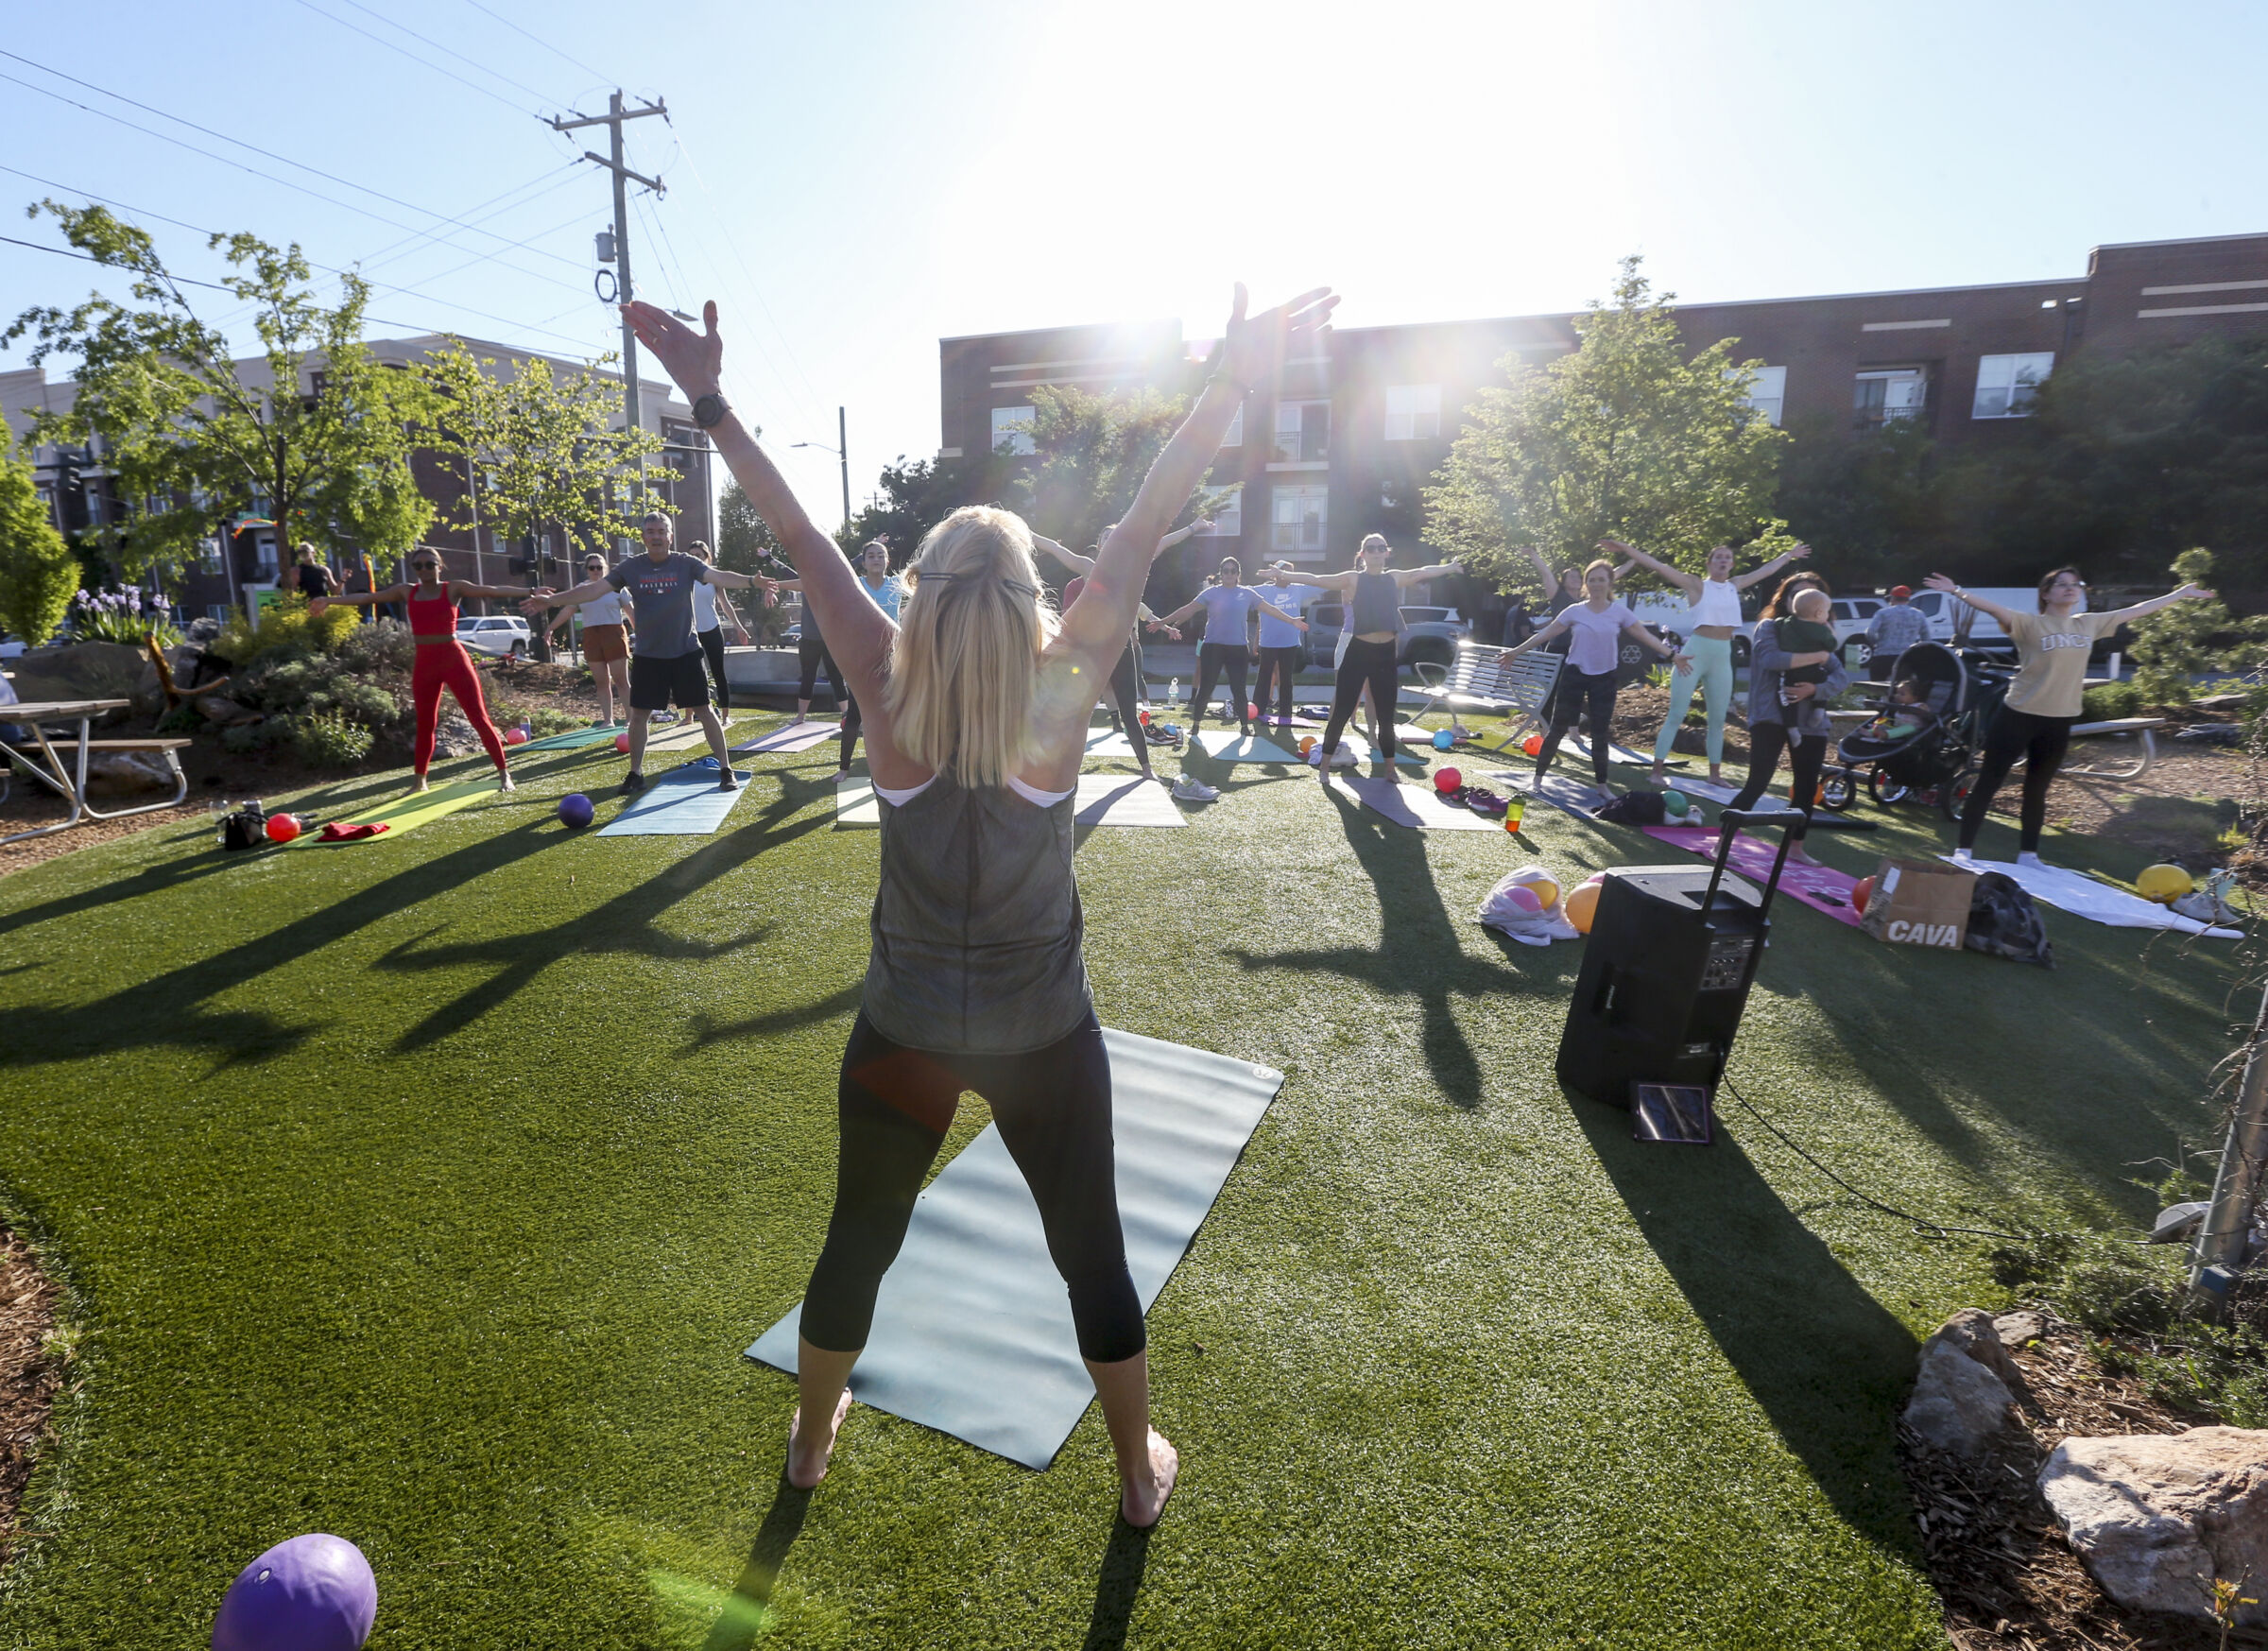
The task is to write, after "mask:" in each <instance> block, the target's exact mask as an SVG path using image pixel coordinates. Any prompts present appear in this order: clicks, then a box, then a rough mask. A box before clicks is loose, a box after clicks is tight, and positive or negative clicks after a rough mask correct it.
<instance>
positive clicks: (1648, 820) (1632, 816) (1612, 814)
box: [1590, 733, 1669, 826]
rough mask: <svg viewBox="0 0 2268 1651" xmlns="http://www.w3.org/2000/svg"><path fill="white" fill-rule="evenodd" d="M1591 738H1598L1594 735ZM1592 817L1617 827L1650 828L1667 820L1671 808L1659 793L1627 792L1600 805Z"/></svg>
mask: <svg viewBox="0 0 2268 1651" xmlns="http://www.w3.org/2000/svg"><path fill="white" fill-rule="evenodd" d="M1591 737H1592V738H1594V739H1595V738H1597V737H1598V736H1597V735H1596V734H1595V733H1594V734H1593V735H1592V736H1591ZM1590 815H1591V817H1592V818H1593V819H1603V820H1607V821H1609V822H1611V823H1612V824H1615V825H1630V826H1650V825H1659V824H1660V823H1661V822H1662V821H1663V820H1665V819H1667V818H1668V817H1669V808H1668V805H1667V804H1665V803H1664V802H1663V801H1662V800H1661V793H1660V792H1658V791H1625V792H1624V793H1623V795H1622V796H1620V797H1618V798H1616V799H1614V800H1612V801H1611V802H1602V803H1600V804H1599V806H1598V807H1596V808H1594V809H1592V810H1591V811H1590Z"/></svg>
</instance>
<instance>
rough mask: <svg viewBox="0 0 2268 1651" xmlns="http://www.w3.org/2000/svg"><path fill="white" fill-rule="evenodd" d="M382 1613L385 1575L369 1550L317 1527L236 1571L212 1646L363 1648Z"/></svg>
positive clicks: (280, 1650)
mask: <svg viewBox="0 0 2268 1651" xmlns="http://www.w3.org/2000/svg"><path fill="white" fill-rule="evenodd" d="M377 1615H378V1578H377V1577H376V1576H375V1575H373V1574H371V1571H370V1562H369V1560H368V1559H365V1558H364V1557H363V1556H362V1550H361V1549H360V1548H357V1547H356V1546H355V1545H354V1544H353V1543H352V1542H350V1541H348V1540H347V1539H345V1538H344V1537H332V1536H326V1535H324V1534H323V1533H322V1532H320V1531H316V1532H312V1533H310V1534H309V1535H307V1536H304V1537H294V1538H292V1539H290V1540H289V1541H286V1542H278V1543H277V1544H276V1545H275V1546H274V1547H272V1548H270V1549H269V1550H268V1551H267V1552H266V1553H265V1554H263V1555H261V1556H260V1557H259V1558H257V1559H255V1560H253V1561H252V1562H251V1563H250V1564H249V1565H247V1566H246V1567H245V1568H244V1569H243V1570H242V1571H240V1572H238V1573H237V1574H236V1580H235V1581H233V1582H232V1583H230V1584H229V1591H228V1594H227V1596H226V1597H225V1598H223V1599H222V1600H221V1602H220V1614H219V1615H218V1616H217V1617H215V1618H214V1619H213V1651H361V1646H362V1642H364V1641H365V1640H367V1639H369V1637H370V1624H371V1622H372V1621H374V1620H375V1619H376V1617H377Z"/></svg>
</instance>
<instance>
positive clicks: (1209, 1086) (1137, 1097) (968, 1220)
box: [747, 1030, 1283, 1468]
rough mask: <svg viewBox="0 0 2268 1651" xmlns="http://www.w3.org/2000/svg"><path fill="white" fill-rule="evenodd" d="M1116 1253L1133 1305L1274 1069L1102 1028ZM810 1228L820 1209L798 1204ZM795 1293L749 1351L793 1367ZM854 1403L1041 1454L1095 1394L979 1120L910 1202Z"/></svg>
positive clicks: (1042, 1246) (1165, 1268)
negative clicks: (976, 1130)
mask: <svg viewBox="0 0 2268 1651" xmlns="http://www.w3.org/2000/svg"><path fill="white" fill-rule="evenodd" d="M1103 1041H1104V1043H1105V1045H1106V1046H1107V1047H1108V1050H1109V1052H1110V1087H1111V1091H1112V1097H1111V1133H1112V1136H1113V1138H1114V1142H1115V1145H1116V1157H1117V1168H1118V1212H1119V1221H1120V1224H1121V1225H1122V1226H1123V1227H1124V1229H1125V1235H1126V1265H1127V1268H1128V1270H1129V1271H1131V1272H1132V1273H1133V1275H1134V1289H1135V1293H1136V1294H1137V1295H1139V1296H1140V1297H1141V1298H1142V1306H1143V1312H1145V1313H1146V1312H1148V1311H1149V1309H1150V1306H1151V1304H1152V1303H1153V1302H1155V1301H1156V1300H1157V1299H1158V1295H1159V1292H1160V1291H1161V1290H1163V1289H1164V1288H1165V1282H1166V1281H1167V1280H1168V1279H1170V1278H1171V1277H1172V1276H1173V1272H1174V1268H1175V1267H1177V1266H1178V1265H1179V1264H1180V1263H1181V1258H1182V1256H1183V1255H1185V1254H1186V1253H1188V1250H1189V1247H1190V1246H1191V1244H1192V1243H1194V1241H1195V1239H1196V1234H1197V1229H1198V1227H1199V1226H1200V1225H1201V1224H1202V1223H1203V1222H1204V1219H1205V1216H1206V1213H1207V1212H1209V1211H1211V1208H1212V1203H1213V1200H1214V1199H1215V1198H1217V1197H1219V1196H1220V1193H1221V1188H1222V1187H1223V1186H1224V1185H1226V1184H1227V1182H1228V1179H1229V1172H1230V1171H1231V1170H1233V1169H1234V1168H1235V1167H1236V1161H1237V1159H1238V1157H1239V1156H1240V1155H1241V1154H1242V1153H1243V1152H1244V1150H1245V1143H1246V1141H1248V1140H1250V1139H1251V1137H1252V1131H1253V1130H1254V1129H1255V1128H1257V1127H1258V1126H1259V1125H1260V1120H1261V1115H1262V1114H1263V1113H1264V1112H1265V1111H1266V1110H1267V1109H1268V1103H1269V1102H1271V1101H1273V1100H1274V1099H1275V1098H1276V1092H1277V1091H1278V1090H1279V1089H1280V1088H1282V1087H1283V1074H1281V1073H1280V1072H1278V1071H1276V1070H1275V1069H1274V1068H1272V1067H1266V1066H1256V1065H1254V1064H1252V1063H1251V1062H1249V1061H1244V1060H1232V1059H1230V1058H1229V1057H1227V1056H1225V1055H1212V1054H1209V1053H1207V1052H1206V1051H1205V1050H1202V1049H1185V1048H1183V1047H1182V1046H1181V1045H1180V1044H1178V1043H1164V1042H1160V1041H1159V1040H1157V1039H1155V1038H1138V1037H1136V1036H1135V1035H1134V1034H1132V1033H1130V1032H1114V1031H1108V1030H1106V1031H1105V1032H1104V1033H1103ZM810 1220H811V1225H812V1228H813V1230H815V1231H816V1230H817V1229H818V1228H819V1227H820V1226H822V1225H823V1224H824V1222H825V1220H826V1212H825V1211H824V1210H823V1209H821V1208H817V1207H815V1208H814V1209H813V1210H812V1211H811V1212H810ZM801 1319H802V1308H801V1306H800V1305H799V1306H798V1307H797V1308H796V1309H795V1310H794V1311H792V1312H790V1313H789V1314H788V1315H787V1316H786V1317H784V1318H782V1319H781V1320H780V1322H779V1323H777V1324H775V1325H773V1326H772V1328H771V1329H769V1330H767V1331H765V1333H764V1334H763V1336H762V1337H760V1338H759V1339H758V1340H757V1342H756V1344H755V1345H754V1346H752V1347H750V1348H749V1349H748V1350H747V1356H748V1357H750V1358H752V1359H758V1360H761V1361H763V1362H764V1363H765V1364H767V1365H770V1366H773V1367H776V1368H778V1369H782V1370H786V1371H789V1372H791V1373H792V1372H793V1371H794V1369H795V1367H796V1331H797V1327H798V1325H799V1323H800V1322H801ZM851 1393H852V1394H853V1395H855V1396H856V1397H857V1399H858V1400H859V1402H861V1403H864V1404H871V1405H873V1406H874V1407H875V1408H876V1409H877V1410H886V1411H888V1412H889V1413H890V1414H891V1415H892V1416H902V1417H903V1418H905V1419H906V1420H908V1421H918V1422H919V1423H920V1424H921V1425H922V1426H924V1427H934V1428H936V1430H937V1431H938V1432H939V1433H948V1434H951V1435H953V1436H954V1437H955V1438H960V1439H966V1440H968V1441H969V1442H970V1443H971V1444H972V1445H977V1446H980V1447H982V1448H983V1449H985V1450H988V1451H991V1452H993V1453H996V1454H998V1455H1003V1456H1005V1457H1007V1458H1008V1460H1010V1461H1011V1462H1021V1463H1022V1464H1023V1465H1024V1466H1025V1467H1027V1468H1045V1467H1047V1466H1048V1465H1049V1464H1050V1463H1052V1462H1053V1461H1054V1460H1055V1459H1056V1453H1057V1451H1059V1450H1061V1449H1062V1448H1063V1441H1064V1440H1065V1439H1067V1438H1069V1437H1070V1436H1071V1430H1072V1429H1073V1428H1074V1427H1075V1426H1077V1425H1078V1420H1079V1418H1080V1417H1081V1416H1082V1415H1084V1414H1085V1412H1086V1409H1087V1405H1088V1403H1089V1402H1090V1401H1091V1400H1092V1399H1093V1398H1094V1384H1093V1383H1092V1382H1091V1381H1089V1380H1088V1377H1087V1367H1086V1366H1084V1365H1082V1364H1081V1363H1080V1362H1079V1347H1078V1341H1077V1338H1076V1337H1075V1336H1074V1334H1073V1333H1072V1325H1071V1301H1070V1298H1069V1297H1068V1296H1067V1295H1066V1294H1065V1293H1064V1289H1063V1281H1062V1279H1061V1277H1060V1276H1059V1275H1057V1272H1056V1268H1055V1264H1054V1263H1052V1262H1050V1261H1049V1260H1048V1258H1047V1240H1046V1236H1045V1234H1044V1233H1043V1231H1042V1230H1041V1229H1040V1210H1039V1206H1038V1205H1036V1204H1034V1203H1033V1202H1032V1195H1031V1192H1030V1190H1029V1189H1028V1188H1027V1187H1025V1185H1024V1184H1023V1177H1022V1174H1021V1173H1020V1172H1019V1171H1018V1170H1017V1168H1016V1164H1015V1161H1014V1160H1013V1159H1011V1158H1010V1157H1009V1156H1008V1149H1007V1146H1006V1144H1005V1143H1004V1142H1003V1141H1002V1140H1001V1138H1000V1129H999V1126H997V1125H992V1124H988V1125H986V1126H985V1127H984V1129H983V1131H982V1132H981V1133H980V1134H978V1136H977V1137H976V1139H975V1140H973V1141H971V1142H970V1144H968V1145H967V1146H966V1147H964V1148H962V1150H961V1152H960V1155H959V1156H958V1157H956V1158H955V1159H954V1161H952V1162H951V1163H949V1164H947V1165H946V1166H945V1170H944V1173H943V1174H941V1175H939V1176H938V1177H937V1178H936V1180H934V1181H932V1182H930V1184H929V1187H928V1189H927V1190H926V1191H925V1192H923V1193H922V1194H921V1195H920V1197H919V1199H918V1200H916V1202H915V1204H914V1218H913V1222H912V1224H911V1225H910V1226H909V1227H908V1228H907V1230H906V1235H905V1245H904V1247H903V1248H902V1249H901V1250H900V1251H899V1252H898V1260H897V1261H896V1263H894V1264H892V1265H891V1267H890V1270H889V1271H888V1272H887V1273H885V1275H884V1276H883V1281H882V1292H881V1295H880V1297H879V1298H877V1300H876V1302H875V1305H874V1328H873V1330H872V1332H871V1333H869V1334H868V1337H867V1348H866V1351H865V1353H864V1354H863V1355H861V1357H860V1358H859V1361H858V1367H857V1368H856V1369H855V1370H853V1371H852V1372H851Z"/></svg>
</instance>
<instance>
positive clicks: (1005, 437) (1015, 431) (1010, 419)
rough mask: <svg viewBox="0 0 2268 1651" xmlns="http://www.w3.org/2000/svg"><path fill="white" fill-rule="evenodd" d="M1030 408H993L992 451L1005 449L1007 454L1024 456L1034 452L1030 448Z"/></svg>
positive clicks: (1031, 410) (996, 451)
mask: <svg viewBox="0 0 2268 1651" xmlns="http://www.w3.org/2000/svg"><path fill="white" fill-rule="evenodd" d="M1034 413H1035V410H1034V409H1033V408H1031V407H994V408H993V409H992V451H993V452H995V453H998V452H1000V451H1002V449H1003V448H1004V447H1005V449H1006V451H1008V452H1009V453H1015V454H1024V453H1031V452H1034V451H1036V449H1034V447H1033V446H1032V420H1033V417H1034Z"/></svg>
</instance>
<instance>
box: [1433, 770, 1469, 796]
mask: <svg viewBox="0 0 2268 1651" xmlns="http://www.w3.org/2000/svg"><path fill="white" fill-rule="evenodd" d="M1464 783H1465V776H1464V775H1462V774H1460V773H1458V772H1457V771H1456V770H1455V769H1454V768H1435V770H1434V789H1435V791H1454V790H1455V789H1456V788H1457V787H1458V786H1460V785H1462V784H1464Z"/></svg>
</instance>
